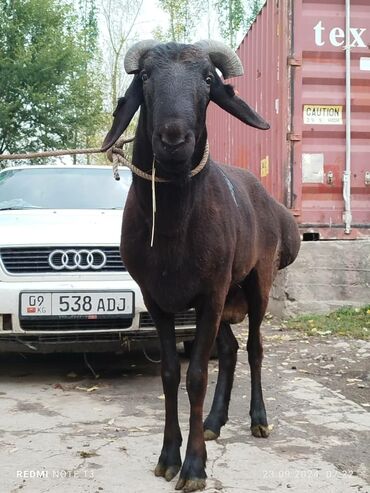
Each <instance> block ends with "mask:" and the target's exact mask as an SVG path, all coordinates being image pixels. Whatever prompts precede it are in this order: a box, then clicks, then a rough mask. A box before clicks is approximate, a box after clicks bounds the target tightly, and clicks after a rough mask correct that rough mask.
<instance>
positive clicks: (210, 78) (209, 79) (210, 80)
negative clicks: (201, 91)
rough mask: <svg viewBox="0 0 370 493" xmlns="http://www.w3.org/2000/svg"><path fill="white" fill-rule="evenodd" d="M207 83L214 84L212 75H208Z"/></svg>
mask: <svg viewBox="0 0 370 493" xmlns="http://www.w3.org/2000/svg"><path fill="white" fill-rule="evenodd" d="M206 83H207V84H208V85H209V86H210V85H211V84H212V77H211V76H210V75H209V76H208V77H206Z"/></svg>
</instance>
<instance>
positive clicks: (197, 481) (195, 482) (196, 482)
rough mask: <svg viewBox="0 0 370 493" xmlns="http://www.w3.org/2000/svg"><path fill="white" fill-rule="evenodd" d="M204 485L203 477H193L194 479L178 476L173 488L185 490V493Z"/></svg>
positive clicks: (201, 488)
mask: <svg viewBox="0 0 370 493" xmlns="http://www.w3.org/2000/svg"><path fill="white" fill-rule="evenodd" d="M205 487H206V480H205V479H204V478H194V479H185V478H180V479H179V480H178V481H177V484H176V486H175V490H183V491H185V493H188V492H189V491H199V490H204V488H205Z"/></svg>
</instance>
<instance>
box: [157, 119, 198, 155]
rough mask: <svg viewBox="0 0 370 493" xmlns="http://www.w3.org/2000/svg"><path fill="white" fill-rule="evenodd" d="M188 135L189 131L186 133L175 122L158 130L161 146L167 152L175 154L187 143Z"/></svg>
mask: <svg viewBox="0 0 370 493" xmlns="http://www.w3.org/2000/svg"><path fill="white" fill-rule="evenodd" d="M190 135H191V132H190V131H187V130H186V129H184V128H183V126H182V125H181V124H180V123H176V122H172V123H167V124H165V125H162V126H161V127H160V128H159V129H158V138H159V141H160V143H161V146H162V148H163V149H164V150H166V151H168V152H175V151H177V150H180V149H181V148H182V147H184V145H185V144H186V143H187V142H189V139H190Z"/></svg>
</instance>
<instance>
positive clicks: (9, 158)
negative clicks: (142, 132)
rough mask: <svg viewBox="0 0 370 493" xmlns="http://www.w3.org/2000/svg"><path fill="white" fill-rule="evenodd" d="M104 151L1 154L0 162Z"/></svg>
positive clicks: (132, 138)
mask: <svg viewBox="0 0 370 493" xmlns="http://www.w3.org/2000/svg"><path fill="white" fill-rule="evenodd" d="M134 138H135V137H128V138H127V139H123V140H121V144H122V145H123V144H128V143H129V142H132V141H133V140H134ZM102 152H103V151H102V150H101V148H100V147H92V148H88V149H60V150H58V151H42V152H27V153H24V154H1V155H0V161H13V160H16V159H17V160H22V159H36V158H39V157H53V156H75V155H77V154H101V153H102Z"/></svg>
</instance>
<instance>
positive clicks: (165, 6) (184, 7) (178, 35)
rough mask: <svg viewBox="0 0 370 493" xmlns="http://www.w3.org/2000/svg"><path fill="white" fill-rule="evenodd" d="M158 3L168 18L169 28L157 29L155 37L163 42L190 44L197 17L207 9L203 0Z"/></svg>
mask: <svg viewBox="0 0 370 493" xmlns="http://www.w3.org/2000/svg"><path fill="white" fill-rule="evenodd" d="M158 3H159V5H160V7H161V8H162V10H163V11H164V12H166V13H167V15H168V17H169V28H168V29H163V28H162V27H159V28H157V29H156V30H155V33H154V35H155V37H156V38H157V39H159V40H163V41H169V40H171V41H176V42H178V43H187V42H190V41H191V40H192V36H193V34H194V30H195V27H196V26H197V22H198V21H199V16H200V14H201V13H202V12H203V11H204V10H205V8H206V7H207V4H206V3H205V2H204V0H158Z"/></svg>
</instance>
